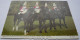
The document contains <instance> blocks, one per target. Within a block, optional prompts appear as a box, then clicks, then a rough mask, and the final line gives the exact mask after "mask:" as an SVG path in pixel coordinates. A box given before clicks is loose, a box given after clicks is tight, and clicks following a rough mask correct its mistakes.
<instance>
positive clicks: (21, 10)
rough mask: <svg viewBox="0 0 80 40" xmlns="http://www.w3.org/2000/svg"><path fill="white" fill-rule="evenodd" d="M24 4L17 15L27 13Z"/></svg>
mask: <svg viewBox="0 0 80 40" xmlns="http://www.w3.org/2000/svg"><path fill="white" fill-rule="evenodd" d="M27 10H28V9H27V8H26V2H24V4H23V6H22V7H21V8H20V12H19V13H18V14H25V13H26V12H27Z"/></svg>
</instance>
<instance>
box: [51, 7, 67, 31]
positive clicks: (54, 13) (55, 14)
mask: <svg viewBox="0 0 80 40" xmlns="http://www.w3.org/2000/svg"><path fill="white" fill-rule="evenodd" d="M65 13H66V10H65V8H64V7H63V8H56V9H55V10H53V9H51V10H50V23H51V22H52V20H53V23H51V24H50V25H51V26H50V30H52V26H53V25H54V29H56V24H55V19H57V18H58V19H59V22H60V23H59V24H60V28H62V27H61V19H62V20H63V22H64V25H65V27H66V28H67V25H66V23H65ZM52 24H53V25H52Z"/></svg>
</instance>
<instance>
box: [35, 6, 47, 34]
mask: <svg viewBox="0 0 80 40" xmlns="http://www.w3.org/2000/svg"><path fill="white" fill-rule="evenodd" d="M47 10H48V8H46V7H44V6H41V7H40V12H39V13H36V12H34V20H36V19H37V20H38V21H39V33H42V30H44V31H45V33H47V26H46V24H45V23H46V20H47V19H48V18H47V16H48V11H47Z"/></svg>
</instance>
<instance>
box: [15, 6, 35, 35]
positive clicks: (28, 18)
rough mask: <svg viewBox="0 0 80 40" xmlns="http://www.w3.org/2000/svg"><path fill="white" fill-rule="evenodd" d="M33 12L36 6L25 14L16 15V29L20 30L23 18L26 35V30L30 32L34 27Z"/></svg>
mask: <svg viewBox="0 0 80 40" xmlns="http://www.w3.org/2000/svg"><path fill="white" fill-rule="evenodd" d="M33 13H34V8H32V7H31V8H29V9H28V11H27V12H26V13H25V14H23V15H18V14H16V15H14V25H15V24H16V21H17V20H18V21H17V26H16V30H18V24H19V22H20V21H21V20H23V21H24V34H25V35H26V32H27V33H29V32H30V28H33ZM29 26H30V27H29Z"/></svg>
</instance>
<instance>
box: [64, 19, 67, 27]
mask: <svg viewBox="0 0 80 40" xmlns="http://www.w3.org/2000/svg"><path fill="white" fill-rule="evenodd" d="M63 22H64V25H65V27H66V28H67V25H66V23H65V18H63Z"/></svg>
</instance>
